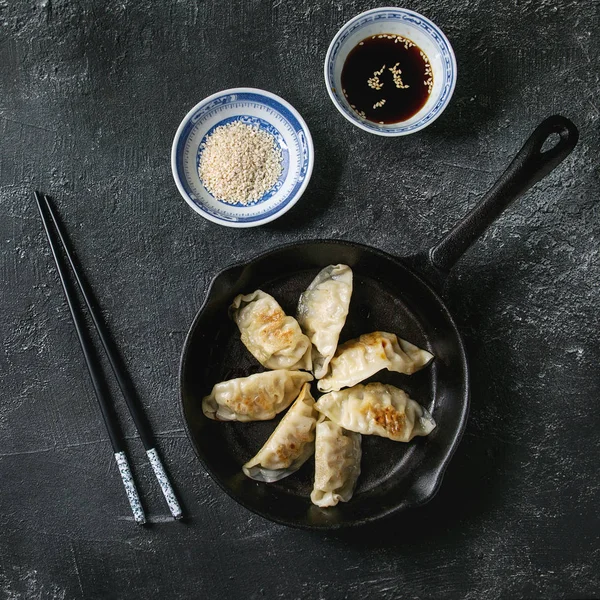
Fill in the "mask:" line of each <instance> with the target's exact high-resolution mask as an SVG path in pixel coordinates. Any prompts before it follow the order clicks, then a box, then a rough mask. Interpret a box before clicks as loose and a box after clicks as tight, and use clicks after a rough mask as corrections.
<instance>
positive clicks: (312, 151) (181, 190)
mask: <svg viewBox="0 0 600 600" xmlns="http://www.w3.org/2000/svg"><path fill="white" fill-rule="evenodd" d="M243 93H250V94H257V95H260V96H266V97H267V98H271V99H272V100H275V101H277V102H279V103H280V104H282V105H283V106H284V107H285V108H287V109H288V110H289V111H290V112H291V113H292V115H293V116H294V117H295V118H296V119H297V120H298V123H300V127H301V128H302V130H303V132H304V135H305V138H306V144H307V146H308V166H307V168H306V174H305V176H304V181H303V182H302V185H301V186H300V188H299V189H298V191H297V192H296V193H295V194H294V196H293V197H292V199H291V200H290V201H289V202H288V203H287V204H286V205H285V206H284V207H282V208H281V210H278V211H277V212H275V213H274V214H272V215H269V216H268V217H265V218H264V219H258V220H256V221H251V222H247V223H246V222H241V221H227V220H225V219H220V218H219V217H215V216H214V215H211V214H210V213H209V212H208V211H206V210H204V209H203V208H202V207H200V206H198V205H197V204H196V203H195V202H194V201H193V200H192V199H191V198H190V197H189V196H188V194H187V192H186V191H185V188H184V187H183V184H182V182H181V177H180V175H179V170H178V168H177V146H178V144H179V140H180V139H181V135H182V133H183V130H184V128H185V126H186V125H187V124H188V122H189V120H190V119H191V118H192V116H193V115H194V114H195V113H196V111H197V110H199V109H200V108H202V107H203V106H205V105H206V104H208V103H209V102H212V101H213V100H215V99H216V98H219V97H221V96H226V95H230V94H243ZM314 163H315V148H314V144H313V139H312V135H311V134H310V130H309V128H308V125H307V124H306V121H305V120H304V119H303V118H302V115H301V114H300V113H299V112H298V111H297V110H296V109H295V108H294V107H293V106H292V105H291V104H290V103H289V102H288V101H287V100H284V99H283V98H281V96H278V95H277V94H273V93H272V92H268V91H267V90H261V89H259V88H253V87H236V88H228V89H226V90H220V91H218V92H215V93H214V94H211V95H210V96H207V97H206V98H204V99H202V100H200V102H198V103H197V104H196V105H195V106H193V107H192V108H191V109H190V110H189V111H188V112H187V113H186V115H185V117H184V118H183V119H182V121H181V123H180V124H179V127H178V128H177V131H176V132H175V137H174V138H173V143H172V145H171V172H172V174H173V179H174V180H175V185H176V186H177V189H178V190H179V193H180V194H181V196H182V197H183V199H184V200H185V201H186V202H187V203H188V205H189V206H191V208H192V209H193V210H194V211H195V212H197V213H198V214H199V215H201V216H202V217H204V218H205V219H207V220H208V221H212V222H213V223H217V224H218V225H223V226H225V227H235V228H246V227H257V226H259V225H264V224H265V223H269V222H270V221H274V220H275V219H278V218H279V217H280V216H281V215H283V214H285V213H286V212H287V211H288V210H290V209H291V208H292V207H293V206H294V205H295V204H296V202H298V200H300V198H301V196H302V194H304V191H305V189H306V187H307V186H308V182H309V181H310V178H311V176H312V171H313V167H314Z"/></svg>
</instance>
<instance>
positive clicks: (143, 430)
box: [34, 192, 183, 523]
mask: <svg viewBox="0 0 600 600" xmlns="http://www.w3.org/2000/svg"><path fill="white" fill-rule="evenodd" d="M34 195H35V199H36V202H37V205H38V209H39V211H40V215H41V217H42V222H43V224H44V229H45V231H46V235H47V237H48V241H49V243H50V248H51V250H52V254H53V256H54V261H55V263H56V266H57V269H58V273H59V277H60V280H61V283H62V286H63V290H64V292H65V296H66V298H67V304H68V306H69V309H70V311H71V315H72V316H73V321H74V323H75V329H76V330H77V336H78V338H79V342H80V344H81V347H82V350H83V353H84V357H85V361H86V365H87V367H88V370H89V372H90V377H91V378H92V383H93V385H94V391H95V392H96V397H97V398H98V402H99V404H100V409H101V411H102V416H103V417H104V422H105V423H106V427H107V430H108V433H109V438H110V440H111V444H112V446H113V450H114V452H115V458H116V460H117V465H118V466H119V472H120V473H121V477H122V479H123V483H124V485H125V489H126V491H127V496H128V498H129V502H130V505H131V509H132V511H133V513H134V518H135V520H136V522H138V523H143V522H145V517H144V512H143V508H142V505H141V502H140V500H139V495H138V493H137V490H136V488H135V484H134V482H133V478H132V476H131V471H130V469H129V465H128V462H127V458H126V455H125V452H124V449H123V447H122V436H121V434H120V430H119V427H118V424H117V422H116V419H115V416H114V412H113V411H112V410H111V406H110V405H109V403H108V397H107V394H106V393H105V391H104V390H105V388H104V385H103V378H102V375H101V372H100V370H99V366H98V365H97V363H96V362H95V361H94V355H93V349H92V346H91V344H90V343H89V340H88V339H87V338H86V336H85V335H84V333H83V331H84V329H83V325H82V321H81V318H80V315H79V314H78V312H77V310H76V308H75V304H74V302H73V294H72V291H71V288H70V285H69V282H68V280H67V278H66V277H65V274H64V271H63V267H62V265H61V262H60V260H59V257H58V253H57V249H56V244H55V242H54V239H53V236H52V233H51V231H50V228H49V227H48V222H47V219H46V215H45V213H44V210H43V208H42V206H44V207H45V209H46V210H47V211H48V213H49V214H50V217H51V219H52V222H53V225H54V228H55V231H56V233H57V235H58V237H59V239H60V242H61V244H62V247H63V250H64V252H65V255H66V257H67V260H68V262H69V264H70V266H71V269H72V270H73V273H74V275H75V279H76V281H77V284H78V286H79V289H80V291H81V294H82V296H83V299H84V301H85V304H86V306H87V308H88V311H89V313H90V316H91V318H92V322H93V323H94V326H95V328H96V331H97V333H98V337H99V338H100V342H101V343H102V347H103V348H104V351H105V353H106V356H107V358H108V361H109V363H110V366H111V368H112V371H113V373H114V374H115V378H116V380H117V383H118V384H119V387H120V389H121V392H122V394H123V397H124V398H125V402H126V404H127V407H128V409H129V412H130V414H131V416H132V418H133V421H134V423H135V426H136V429H137V431H138V433H139V435H140V438H141V440H142V443H143V445H144V448H145V450H146V454H147V456H148V459H149V460H150V464H151V465H152V469H153V471H154V474H155V476H156V478H157V480H158V482H159V485H160V487H161V490H162V492H163V495H164V497H165V500H166V501H167V504H168V506H169V510H170V511H171V514H172V515H173V517H174V518H176V519H179V518H181V517H182V514H183V513H182V510H181V507H180V505H179V502H178V501H177V498H176V496H175V493H174V491H173V487H172V486H171V483H170V481H169V477H168V475H167V473H166V471H165V469H164V467H163V465H162V462H161V460H160V456H159V454H158V452H157V449H156V447H155V444H154V442H153V436H152V433H151V431H150V427H149V425H148V422H147V420H146V419H145V417H144V414H143V412H142V410H141V406H140V404H139V401H138V399H137V396H136V395H135V393H134V391H133V387H132V386H131V384H130V382H129V379H128V377H127V376H126V374H125V372H124V370H123V368H122V367H121V363H120V361H119V359H118V357H117V355H116V353H115V351H114V349H113V347H112V345H111V343H110V340H109V336H108V334H107V333H106V331H105V328H104V325H103V323H102V321H101V319H99V318H98V316H97V314H96V310H95V308H94V303H93V301H92V299H91V294H88V291H87V290H86V286H85V284H84V282H83V280H82V278H81V277H80V275H79V272H78V269H77V266H76V264H75V262H74V260H73V257H72V255H71V252H70V250H69V247H68V245H67V241H66V239H65V237H64V235H63V233H62V230H61V226H60V224H59V221H58V219H57V218H56V215H55V213H54V210H53V208H52V205H51V204H50V201H49V198H48V196H45V195H44V196H42V194H39V193H38V192H35V193H34Z"/></svg>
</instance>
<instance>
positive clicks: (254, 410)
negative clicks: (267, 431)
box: [202, 369, 313, 421]
mask: <svg viewBox="0 0 600 600" xmlns="http://www.w3.org/2000/svg"><path fill="white" fill-rule="evenodd" d="M312 379H313V376H312V375H311V374H310V373H304V372H302V371H287V370H285V369H279V370H277V371H267V372H266V373H257V374H256V375H250V376H249V377H241V378H239V379H230V380H229V381H223V382H221V383H217V385H215V386H214V387H213V389H212V392H211V393H210V394H209V395H208V396H206V397H205V398H204V399H203V400H202V412H203V413H204V414H205V415H206V416H207V417H208V418H209V419H214V420H216V421H268V420H269V419H273V418H274V417H275V415H276V414H278V413H280V412H281V411H282V410H285V409H286V408H287V407H288V406H289V405H290V404H291V403H292V402H293V401H294V399H295V398H296V397H297V396H298V394H299V393H300V390H301V388H302V386H303V385H304V384H305V383H306V382H307V381H312Z"/></svg>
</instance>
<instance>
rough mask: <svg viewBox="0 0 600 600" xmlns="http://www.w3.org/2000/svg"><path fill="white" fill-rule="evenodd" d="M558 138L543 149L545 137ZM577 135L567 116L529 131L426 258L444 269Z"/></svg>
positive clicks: (558, 160)
mask: <svg viewBox="0 0 600 600" xmlns="http://www.w3.org/2000/svg"><path fill="white" fill-rule="evenodd" d="M554 134H558V135H559V136H560V139H559V140H558V142H557V143H556V144H554V145H553V146H552V147H551V148H549V149H548V150H545V151H542V147H543V146H544V143H545V142H546V141H547V140H548V138H550V137H552V136H554V137H556V136H555V135H554ZM578 139H579V131H578V130H577V127H575V125H574V124H573V123H572V122H571V121H569V119H567V118H566V117H562V116H560V115H554V116H552V117H548V118H547V119H545V120H544V121H542V123H540V125H538V127H537V128H536V130H535V131H534V132H533V133H532V134H531V136H530V138H529V139H528V140H527V141H526V142H525V145H524V146H523V147H522V148H521V150H519V153H518V154H517V155H516V156H515V158H514V159H513V161H512V162H511V163H510V165H508V168H507V169H506V171H504V173H503V174H502V175H501V176H500V178H499V179H498V181H497V182H496V183H495V184H494V186H493V187H492V189H490V191H489V192H488V193H487V194H486V195H485V196H484V198H483V199H482V200H481V201H480V202H479V203H478V204H477V206H475V208H474V209H473V210H472V211H471V212H470V213H469V214H467V216H466V217H465V218H464V219H463V220H462V221H460V222H459V223H457V224H456V225H455V226H454V228H453V229H452V230H451V231H450V232H449V233H448V234H446V236H444V238H442V239H441V240H440V241H439V242H438V244H437V245H435V246H434V247H433V248H431V250H430V251H429V262H430V263H431V264H432V265H433V267H435V269H436V270H438V271H439V272H441V273H447V272H448V271H449V270H450V269H451V268H452V267H453V266H454V264H455V263H456V261H457V260H458V259H459V258H460V257H461V256H462V255H463V254H464V252H465V251H466V250H467V248H469V246H470V245H471V244H472V243H473V242H475V241H476V240H477V239H478V238H479V237H480V236H481V235H482V234H483V233H484V231H485V230H486V229H487V228H488V227H489V226H490V225H491V224H492V223H493V222H494V221H495V220H496V219H497V218H498V216H499V215H500V213H501V212H502V211H503V210H504V209H505V208H506V207H507V206H508V205H509V204H510V203H511V202H513V201H514V200H516V199H517V198H518V197H519V196H521V195H522V194H524V193H525V192H526V191H527V190H528V189H529V188H531V187H532V186H533V185H535V184H536V183H537V182H538V181H540V180H541V179H543V178H544V177H545V176H546V175H548V173H550V172H551V171H552V170H553V169H554V168H555V167H556V166H558V165H559V164H560V163H561V162H562V161H563V160H564V159H565V158H566V157H567V156H568V155H569V154H570V153H571V151H572V150H573V148H575V145H576V144H577V140H578Z"/></svg>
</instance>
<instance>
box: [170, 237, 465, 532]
mask: <svg viewBox="0 0 600 600" xmlns="http://www.w3.org/2000/svg"><path fill="white" fill-rule="evenodd" d="M314 244H327V245H343V246H349V247H352V248H358V249H360V250H362V251H364V252H369V253H372V254H375V255H379V256H381V257H382V258H385V259H387V260H391V261H392V262H394V263H396V264H398V265H399V266H400V267H401V268H403V269H406V270H408V271H409V272H410V273H411V275H412V276H414V277H415V278H416V279H417V280H418V281H419V282H420V283H421V284H422V285H423V286H424V287H425V288H427V290H428V291H429V293H430V294H432V296H433V297H434V298H435V300H436V301H437V302H438V304H439V306H440V308H441V309H442V311H443V314H444V317H445V318H446V319H447V321H448V323H449V324H450V326H451V328H452V330H453V332H454V334H455V336H456V340H457V342H458V348H457V350H458V355H459V358H460V363H461V366H462V369H463V372H464V380H463V387H464V390H465V392H464V402H463V408H462V414H461V418H460V423H459V426H458V428H457V431H456V434H455V436H454V438H453V441H452V443H451V444H450V445H449V446H448V448H447V449H446V451H445V453H444V455H443V457H442V460H441V461H440V462H439V464H438V465H437V466H436V467H435V468H434V469H432V470H431V471H430V472H429V473H428V476H429V478H430V479H431V480H433V482H434V483H433V485H432V486H430V487H428V489H427V492H426V493H425V494H423V495H422V496H420V497H418V498H417V499H416V500H415V501H412V502H410V503H408V504H404V505H396V506H393V507H391V508H389V509H385V510H384V511H382V512H378V513H376V514H373V515H369V516H365V517H361V518H360V519H353V520H348V521H344V522H340V523H323V524H310V523H301V522H296V521H293V520H287V519H284V518H280V517H278V516H274V515H272V514H269V513H268V512H267V511H262V510H260V509H258V508H256V507H254V506H250V505H249V504H248V503H246V502H245V501H244V500H243V499H242V498H240V497H238V496H237V495H235V494H234V493H233V492H232V491H231V490H230V489H229V488H228V487H227V486H226V485H225V484H224V483H223V482H222V481H221V479H220V477H219V476H218V474H217V473H216V472H214V471H213V469H212V467H211V466H210V465H209V464H208V462H207V461H205V460H204V458H203V457H202V456H201V454H200V452H199V451H198V448H197V446H196V443H195V440H194V435H193V433H192V431H191V429H190V427H189V424H188V421H187V418H186V416H185V408H184V385H183V379H184V369H185V366H186V356H187V353H188V349H189V347H190V343H191V340H192V337H193V335H194V333H195V330H196V328H197V325H198V322H199V320H200V317H201V315H202V313H203V312H204V309H205V308H206V305H207V303H208V300H209V298H210V295H211V292H212V289H213V287H214V284H215V282H216V281H217V279H218V278H219V277H221V276H222V275H223V274H224V273H226V272H227V271H230V270H234V269H236V268H242V267H245V266H248V265H250V264H251V263H253V262H256V261H258V260H261V259H264V258H267V257H269V256H271V255H273V254H276V253H278V252H281V251H283V250H287V249H290V248H295V247H296V248H297V247H300V246H308V245H314ZM178 387H179V411H180V415H181V418H182V421H183V426H184V430H185V432H186V435H187V437H188V439H189V441H190V443H191V445H192V448H193V449H194V453H195V454H196V457H197V458H198V460H199V461H200V463H201V464H202V466H203V467H204V469H205V470H206V472H207V473H208V474H209V476H210V477H211V479H212V480H213V481H214V482H215V483H216V484H217V485H218V486H219V487H220V488H221V490H223V491H224V492H225V493H226V494H227V495H228V496H229V497H230V498H232V499H233V500H235V501H236V502H237V503H238V504H240V505H241V506H243V507H244V508H246V509H247V510H249V511H250V512H252V513H254V514H256V515H259V516H260V517H262V518H264V519H267V520H269V521H272V522H274V523H278V524H280V525H286V526H288V527H293V528H295V529H302V530H309V531H332V530H341V529H349V528H356V527H362V526H366V525H370V524H373V523H375V522H378V521H382V520H384V519H388V518H390V517H391V516H393V515H395V514H398V513H400V512H403V511H405V510H407V509H410V508H417V507H419V506H423V505H425V504H427V503H428V502H429V501H430V500H432V499H433V498H434V497H435V495H436V493H437V492H438V490H439V488H440V486H441V484H442V481H443V479H444V475H445V473H446V470H447V468H448V465H449V463H450V461H451V459H452V457H453V456H454V453H455V452H456V449H457V448H458V445H459V444H460V442H461V439H462V437H463V434H464V431H465V428H466V424H467V420H468V416H469V409H470V400H471V394H470V374H469V364H468V359H467V354H466V350H465V344H464V341H463V339H462V335H461V334H460V331H459V329H458V327H457V326H456V323H455V321H454V318H453V317H452V314H451V313H450V311H449V310H448V308H447V306H446V303H445V302H444V301H443V299H442V298H441V297H440V295H439V293H438V292H437V291H436V290H435V289H434V288H433V287H432V285H431V284H430V283H429V281H428V280H427V279H425V278H424V276H423V275H421V273H419V272H418V271H416V270H415V269H413V268H412V267H411V266H409V265H407V264H406V263H405V262H403V259H402V258H397V257H395V256H393V255H392V254H389V253H388V252H385V251H383V250H379V249H378V248H374V247H372V246H368V245H366V244H361V243H359V242H352V241H349V240H341V239H311V240H300V241H296V242H289V243H286V244H282V245H280V246H277V247H276V248H272V249H270V250H267V251H264V252H260V253H258V254H256V255H255V256H252V257H250V258H248V259H246V260H243V261H238V262H236V263H234V264H232V265H229V266H227V267H225V268H223V269H221V270H219V271H218V272H217V273H216V274H215V275H214V277H213V278H212V279H211V281H210V284H209V285H208V287H207V289H206V292H205V294H204V300H203V302H202V304H201V305H200V308H198V310H197V311H196V314H195V316H194V318H193V320H192V322H191V324H190V327H189V329H188V332H187V334H186V337H185V340H184V342H183V348H182V351H181V355H180V359H179V373H178Z"/></svg>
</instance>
